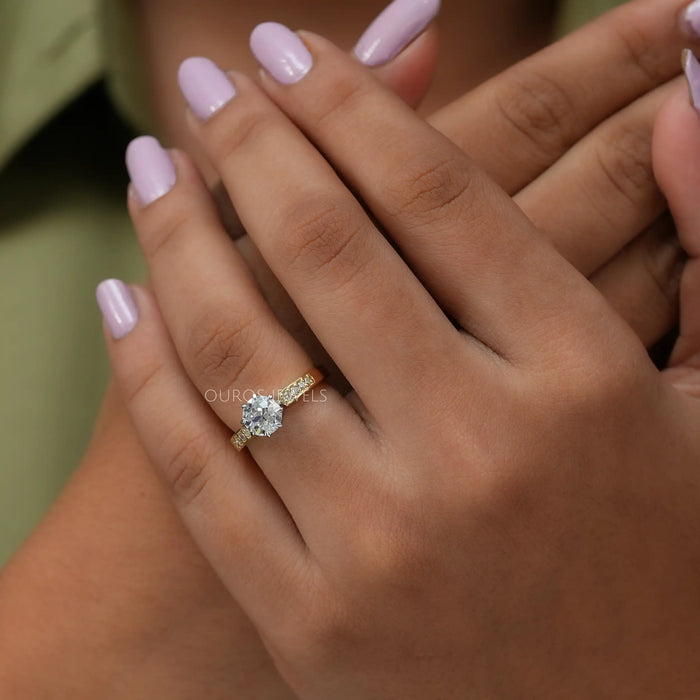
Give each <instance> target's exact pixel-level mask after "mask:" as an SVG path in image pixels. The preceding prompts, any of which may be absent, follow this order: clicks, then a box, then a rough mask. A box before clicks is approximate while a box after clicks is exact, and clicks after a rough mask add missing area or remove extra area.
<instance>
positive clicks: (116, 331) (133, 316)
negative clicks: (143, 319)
mask: <svg viewBox="0 0 700 700" xmlns="http://www.w3.org/2000/svg"><path fill="white" fill-rule="evenodd" d="M95 296H96V297H97V304H98V306H99V307H100V311H102V316H103V317H104V319H105V321H106V322H107V326H108V327H109V332H110V333H111V334H112V337H113V338H115V339H117V340H118V339H119V338H123V337H124V336H125V335H128V334H129V333H131V331H132V330H134V327H135V326H136V322H137V321H138V320H139V312H138V309H137V308H136V302H135V301H134V297H133V295H132V294H131V291H129V288H128V287H127V286H126V285H125V284H124V282H122V281H121V280H105V281H104V282H100V283H99V284H98V285H97V291H96V292H95Z"/></svg>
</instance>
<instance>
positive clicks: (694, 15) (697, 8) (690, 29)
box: [681, 0, 700, 39]
mask: <svg viewBox="0 0 700 700" xmlns="http://www.w3.org/2000/svg"><path fill="white" fill-rule="evenodd" d="M681 25H682V26H683V29H684V30H685V32H686V33H687V34H688V35H689V36H691V37H693V38H694V39H697V38H699V37H700V0H695V1H694V2H691V3H690V5H688V7H686V8H685V10H684V12H683V14H682V15H681Z"/></svg>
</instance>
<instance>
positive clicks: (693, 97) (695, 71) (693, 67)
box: [683, 49, 700, 114]
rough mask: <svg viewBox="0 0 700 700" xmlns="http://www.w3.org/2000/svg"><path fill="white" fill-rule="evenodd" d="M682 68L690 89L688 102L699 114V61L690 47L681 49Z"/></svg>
mask: <svg viewBox="0 0 700 700" xmlns="http://www.w3.org/2000/svg"><path fill="white" fill-rule="evenodd" d="M683 70H684V71H685V77H686V80H687V81H688V89H689V90H690V102H691V104H692V105H693V107H695V110H696V111H697V112H698V114H700V63H698V59H697V58H695V54H693V52H692V51H691V50H690V49H685V51H683Z"/></svg>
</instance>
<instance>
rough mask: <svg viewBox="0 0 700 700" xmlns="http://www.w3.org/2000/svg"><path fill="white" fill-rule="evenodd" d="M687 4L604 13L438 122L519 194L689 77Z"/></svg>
mask: <svg viewBox="0 0 700 700" xmlns="http://www.w3.org/2000/svg"><path fill="white" fill-rule="evenodd" d="M687 4H688V2H687V0H636V1H635V2H626V3H623V4H622V6H621V7H619V8H616V9H614V10H612V11H611V12H609V13H607V14H606V15H603V16H602V17H601V18H599V19H598V20H596V21H594V22H592V23H591V24H588V25H586V26H585V27H583V28H582V29H580V30H579V31H577V32H575V33H574V34H572V35H570V36H568V37H565V38H564V39H562V40H561V41H559V42H557V43H556V44H553V45H552V46H550V47H548V48H546V49H544V50H543V51H540V52H539V53H537V54H535V55H534V56H532V57H531V58H528V59H526V60H524V61H522V62H521V63H519V64H518V65H517V66H515V67H514V68H511V69H509V70H507V71H505V72H504V73H503V74H501V75H499V76H497V77H496V78H494V79H492V80H491V81H489V82H488V83H486V84H484V85H483V86H481V87H479V88H477V89H475V90H474V91H473V92H471V93H469V94H468V95H466V96H465V97H464V98H463V99H461V100H458V101H457V102H455V103H453V104H452V105H450V106H449V107H447V108H445V109H443V110H442V111H440V112H439V113H438V114H436V115H434V117H433V118H432V119H431V123H432V124H434V125H435V127H436V128H438V129H439V130H440V131H442V132H443V133H444V134H446V135H447V136H448V137H449V138H450V139H452V140H453V141H454V142H455V143H456V144H458V145H459V146H460V147H461V148H463V149H464V150H465V151H466V152H467V153H469V154H470V155H471V156H472V158H474V160H475V161H476V162H477V163H479V164H480V165H482V166H483V167H484V168H485V169H486V170H487V172H488V173H489V174H490V175H491V176H492V177H493V178H494V179H495V180H496V182H498V183H499V184H500V185H501V186H502V187H503V188H504V189H505V190H506V191H507V192H508V193H510V194H515V193H516V192H517V191H518V190H520V189H522V188H523V187H524V186H526V185H527V184H528V183H530V182H532V180H533V179H534V178H535V177H536V176H537V175H539V174H540V173H542V172H543V171H544V170H546V169H547V168H548V167H549V166H550V165H552V163H554V162H555V161H556V160H558V159H559V158H560V157H561V156H562V155H563V154H564V153H565V152H566V151H568V150H569V148H570V147H571V146H572V145H573V144H574V143H575V142H576V141H578V140H579V139H580V138H581V137H583V136H584V135H585V134H587V133H588V132H589V131H591V129H592V128H593V127H595V126H596V125H597V124H599V123H600V122H602V121H603V120H605V119H606V118H607V117H609V116H610V115H612V114H614V113H615V112H617V111H618V110H620V109H621V108H623V107H624V106H626V105H628V104H629V103H631V102H633V101H634V100H635V99H637V98H638V97H640V96H641V95H643V94H645V93H646V92H648V91H649V90H652V89H653V88H655V87H657V86H658V85H661V84H662V83H664V82H666V81H667V80H669V79H670V78H672V77H673V76H675V75H677V74H678V72H679V68H678V55H679V53H680V51H681V49H682V48H683V45H684V44H685V43H687V42H688V39H687V38H684V37H683V36H682V33H681V31H680V22H679V14H680V13H681V12H682V11H683V10H684V8H685V7H686V5H687Z"/></svg>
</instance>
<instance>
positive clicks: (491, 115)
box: [240, 0, 688, 387]
mask: <svg viewBox="0 0 700 700" xmlns="http://www.w3.org/2000/svg"><path fill="white" fill-rule="evenodd" d="M683 8H684V3H683V1H682V0H680V1H679V0H662V1H655V2H636V3H626V4H625V5H623V6H622V7H620V8H618V9H616V10H614V11H613V12H609V13H607V14H606V15H604V16H603V17H601V18H600V19H599V20H597V21H596V22H594V23H592V24H590V25H587V26H586V27H584V28H583V29H582V30H580V31H578V32H576V33H575V34H573V35H571V36H569V37H566V38H565V39H563V40H561V41H560V42H558V43H557V44H554V45H553V46H551V47H549V48H547V49H545V50H544V51H542V52H540V53H539V54H537V55H535V56H533V57H532V58H529V59H527V60H525V61H523V62H522V63H520V64H518V65H517V66H515V67H513V68H512V69H509V70H507V71H505V72H504V73H503V74H502V75H500V76H498V77H496V78H494V79H493V80H491V81H489V82H488V83H486V84H485V85H483V86H481V87H479V88H477V89H476V90H474V91H473V92H471V93H469V94H468V95H466V96H464V97H463V98H462V99H460V100H457V101H456V102H455V103H453V104H452V105H450V106H448V107H446V108H445V109H443V110H441V111H440V112H439V113H438V114H436V115H434V116H433V117H431V118H430V119H429V121H430V122H431V123H432V124H433V125H434V126H435V127H436V128H437V129H438V130H440V131H441V132H442V133H444V134H445V135H447V136H448V137H449V138H450V139H451V140H453V141H454V142H455V143H456V144H457V145H459V146H460V147H461V148H463V149H464V150H465V151H466V153H468V154H469V155H470V156H471V157H472V158H473V159H474V160H475V161H476V162H477V164H478V165H480V166H481V167H483V168H484V169H485V170H486V171H487V173H489V174H490V175H491V176H492V177H493V178H494V179H495V181H496V182H497V183H498V184H500V185H501V186H502V187H503V188H504V189H505V190H506V191H507V192H508V193H509V194H511V195H513V196H514V198H515V201H516V202H517V203H518V204H519V206H520V207H521V208H522V209H523V211H524V212H525V213H526V214H527V215H528V217H529V218H530V219H531V221H533V222H534V223H535V224H536V225H537V227H538V228H539V229H540V231H542V232H543V233H544V234H545V235H546V236H547V238H549V239H550V240H551V241H552V243H553V244H554V246H555V247H556V249H557V250H559V251H560V252H561V253H562V254H563V255H564V256H565V257H566V258H567V259H569V260H570V261H571V262H572V263H573V264H574V265H575V266H576V267H577V268H578V269H579V270H581V271H582V272H583V273H584V274H586V275H587V276H588V277H589V278H590V279H591V281H592V282H593V284H594V285H595V286H596V287H597V288H598V289H599V290H600V291H601V292H602V293H603V295H604V296H605V297H606V298H607V299H608V302H609V303H610V305H611V306H612V307H613V308H614V309H615V310H616V311H617V312H618V313H619V314H620V315H621V316H622V318H624V319H625V320H626V321H627V322H628V323H629V324H630V326H631V327H632V328H633V329H634V330H635V332H636V333H637V334H638V335H639V337H640V338H641V339H642V341H643V342H644V343H645V345H647V346H648V347H651V346H652V345H653V344H654V343H655V342H656V341H657V340H659V339H660V338H661V337H663V336H664V334H666V333H667V332H668V331H669V330H670V329H671V328H672V327H673V326H674V324H675V322H676V319H677V308H678V281H679V278H680V273H681V271H682V266H683V262H684V258H683V254H682V251H681V249H680V246H679V244H678V241H677V238H676V234H675V230H674V227H673V224H672V222H671V221H670V218H669V217H668V216H667V214H664V210H665V204H664V200H663V197H661V195H660V192H659V190H658V187H657V185H656V182H655V180H654V178H653V173H652V162H651V135H652V129H653V123H654V120H655V118H656V114H657V112H658V110H659V108H660V106H661V104H662V103H663V101H664V100H665V99H666V97H667V96H668V95H669V94H670V93H671V92H672V91H673V90H674V89H675V85H674V76H677V74H678V72H679V61H678V55H679V53H680V50H681V48H682V47H683V45H684V42H687V41H688V38H684V37H683V36H681V32H680V31H679V29H678V26H679V23H678V22H677V21H675V18H676V16H677V15H678V14H679V13H680V11H681V10H682V9H683ZM428 39H429V37H426V39H425V45H424V46H416V45H415V44H413V45H411V46H410V47H409V49H408V52H404V54H401V55H400V56H399V58H398V61H399V62H401V61H403V60H405V61H410V62H411V64H412V65H413V67H414V72H416V71H415V67H417V66H419V65H420V64H421V58H420V57H421V53H422V52H424V51H425V52H426V54H427V55H428V56H429V57H430V58H432V53H431V51H432V48H433V45H432V44H431V42H430V41H429V40H428ZM384 70H386V71H389V70H391V71H392V72H390V73H388V74H386V75H385V76H384V79H385V80H387V81H388V82H389V83H390V84H391V85H394V86H399V85H401V84H402V81H401V75H402V71H401V70H397V66H393V67H392V66H391V65H389V66H386V67H385V68H384ZM417 75H418V78H419V79H417V81H416V83H417V86H418V87H425V86H426V85H427V81H426V80H425V78H424V76H425V73H424V72H423V71H417ZM669 80H670V81H671V82H667V81H669ZM597 86H601V89H598V88H597ZM602 86H604V87H602ZM421 92H422V91H421V90H420V89H415V86H414V89H413V90H412V92H411V94H410V99H409V100H408V101H409V103H410V104H415V103H416V100H417V98H418V97H419V96H420V94H421ZM404 97H407V96H406V95H404ZM552 202H556V203H557V204H556V206H553V205H552ZM240 250H241V252H242V253H243V255H244V257H245V258H246V260H247V261H248V263H249V265H250V267H251V268H252V270H253V272H254V274H255V276H256V278H257V280H258V282H259V284H260V285H261V286H262V288H263V290H264V292H265V295H266V297H267V298H268V299H269V300H270V301H271V304H272V306H273V308H274V309H275V312H276V314H277V316H278V318H280V320H281V321H282V322H283V324H284V325H285V327H286V328H287V329H289V330H290V331H291V332H292V333H293V334H294V335H295V337H296V338H297V339H298V340H300V342H301V343H302V344H303V346H304V348H305V349H306V351H307V352H308V353H309V354H310V355H311V356H312V357H313V358H314V360H315V361H316V363H318V364H323V365H326V366H329V367H332V362H331V361H330V359H329V358H328V357H327V355H326V354H325V352H324V351H323V348H322V347H320V346H319V344H318V342H317V341H316V339H315V338H314V337H313V334H312V333H310V331H309V329H308V328H307V327H306V325H305V323H304V321H303V319H302V318H301V317H300V315H299V314H298V312H297V310H296V309H295V308H294V305H293V303H292V302H291V300H290V299H289V298H288V296H287V295H286V294H285V293H284V290H283V289H282V288H281V287H280V286H279V284H277V282H276V280H275V279H274V277H273V276H272V275H271V273H270V271H269V269H267V267H266V266H265V264H264V262H263V261H262V259H261V257H260V255H259V254H258V253H257V251H256V250H255V249H254V247H253V246H251V244H250V241H249V240H247V239H245V238H244V239H242V240H241V241H240ZM330 374H331V380H332V383H334V384H335V385H336V386H339V387H344V386H346V385H344V384H343V382H342V381H341V380H339V379H338V375H337V374H336V372H335V371H332V372H331V373H330Z"/></svg>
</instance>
